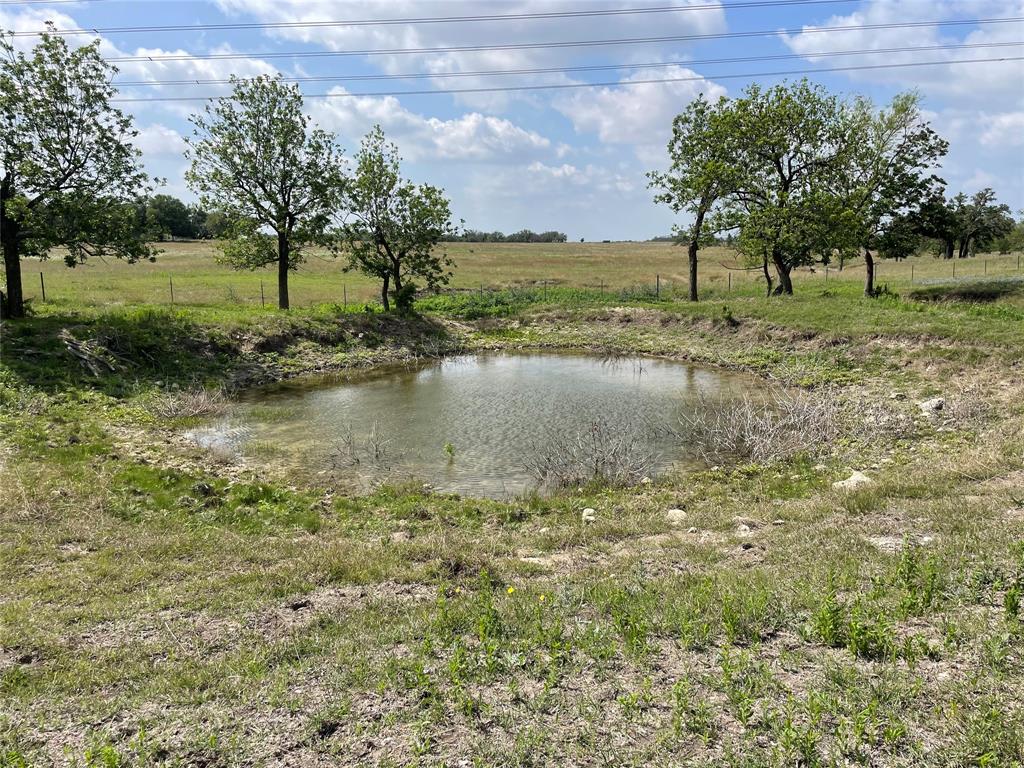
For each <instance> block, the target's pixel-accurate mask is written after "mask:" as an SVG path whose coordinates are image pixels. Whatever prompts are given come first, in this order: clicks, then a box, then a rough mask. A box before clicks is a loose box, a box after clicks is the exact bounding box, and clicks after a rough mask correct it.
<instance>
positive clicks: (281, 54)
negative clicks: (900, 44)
mask: <svg viewBox="0 0 1024 768" xmlns="http://www.w3.org/2000/svg"><path fill="white" fill-rule="evenodd" d="M1018 21H1024V16H1010V17H1005V18H990V19H955V20H950V21H940V20H935V21H904V22H892V23H889V24H851V25H846V26H836V27H824V28H819V27H815V28H811V29H804V28H799V29H766V30H756V31H750V32H718V33H707V34H695V35H669V36H665V37H617V38H611V39H607V40H570V41H565V42H557V43H506V44H496V45H458V46H446V47H441V48H375V49H369V50H363V51H266V52H264V53H242V52H232V53H197V54H166V55H156V56H147V55H142V56H112V57H110V58H108V59H107V61H110V62H130V61H153V62H157V61H193V60H202V61H211V60H228V59H248V58H260V59H286V58H296V59H299V58H326V57H337V56H383V55H387V56H393V55H399V54H431V53H460V52H464V51H516V50H533V49H542V48H583V47H592V46H601V45H637V44H640V43H670V42H684V41H692V40H725V39H735V38H745V37H765V36H769V35H796V34H812V33H819V32H849V31H864V30H872V29H910V28H915V27H930V26H968V25H982V24H1006V23H1009V22H1018Z"/></svg>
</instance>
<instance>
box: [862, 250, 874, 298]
mask: <svg viewBox="0 0 1024 768" xmlns="http://www.w3.org/2000/svg"><path fill="white" fill-rule="evenodd" d="M864 295H865V296H867V297H868V298H872V297H874V295H875V260H874V258H873V257H872V256H871V251H870V250H869V249H868V248H867V247H865V248H864Z"/></svg>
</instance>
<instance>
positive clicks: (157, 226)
mask: <svg viewBox="0 0 1024 768" xmlns="http://www.w3.org/2000/svg"><path fill="white" fill-rule="evenodd" d="M146 222H147V224H148V226H149V229H150V231H152V232H153V233H154V235H155V236H156V237H159V238H160V239H161V240H163V239H164V238H165V237H169V238H171V239H172V240H173V239H174V238H176V237H181V238H190V237H195V236H196V235H197V234H198V229H197V227H196V224H195V221H194V219H193V215H192V211H191V210H190V209H189V207H188V206H187V205H186V204H185V203H184V202H182V201H181V200H179V199H178V198H176V197H173V196H172V195H153V197H151V198H150V200H149V204H148V205H147V206H146Z"/></svg>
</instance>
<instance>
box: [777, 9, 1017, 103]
mask: <svg viewBox="0 0 1024 768" xmlns="http://www.w3.org/2000/svg"><path fill="white" fill-rule="evenodd" d="M965 13H966V14H967V15H969V16H978V17H985V16H986V15H987V16H991V17H1020V16H1024V2H1022V1H1021V0H1012V1H1007V0H995V1H989V0H973V2H967V1H966V0H962V1H961V2H955V1H951V0H945V1H944V2H943V1H941V0H937V1H935V2H928V3H908V2H893V1H892V0H871V1H870V2H867V3H866V4H865V5H864V7H863V8H861V9H859V10H857V11H855V12H854V13H851V14H848V15H845V16H833V17H831V18H830V19H829V20H828V21H826V22H824V23H822V24H815V25H804V27H803V31H802V32H800V33H797V34H794V35H780V37H781V39H782V40H783V41H784V42H785V44H786V45H787V46H788V47H789V48H790V49H791V50H792V51H793V52H794V53H798V54H801V55H803V56H804V58H806V59H807V60H808V61H810V62H814V63H821V64H823V65H824V66H826V67H844V66H852V67H855V66H861V65H865V64H877V63H879V58H878V57H877V56H875V57H867V56H828V57H824V56H819V55H815V54H817V53H819V52H822V51H828V52H834V51H842V50H869V51H875V50H880V49H889V48H903V47H927V46H935V45H950V44H953V45H963V44H984V45H991V44H993V43H1011V42H1016V41H1019V40H1020V39H1021V36H1022V35H1024V23H999V24H986V25H979V26H976V27H943V26H941V25H939V24H925V25H923V26H920V27H914V28H906V27H902V28H900V27H893V28H889V29H868V28H866V27H868V26H870V25H878V24H890V23H896V22H908V21H910V22H914V21H917V22H926V21H933V20H939V21H941V20H946V19H953V18H960V17H962V16H963V15H964V14H965ZM834 27H853V29H846V30H842V31H832V32H821V31H820V30H828V29H830V28H834ZM943 30H946V31H943ZM960 30H968V31H967V32H966V34H963V33H962V32H960ZM1019 54H1020V49H1019V48H1013V47H989V48H973V49H971V48H960V49H955V48H954V49H947V50H930V51H905V52H887V53H885V54H884V59H883V60H882V63H884V64H886V65H897V64H911V63H913V62H922V61H928V62H931V61H936V62H943V63H941V64H939V65H934V66H910V67H902V68H892V69H875V70H861V71H850V72H848V73H846V74H847V76H848V77H850V78H851V79H852V80H857V81H863V82H872V83H885V84H891V85H895V86H897V87H902V88H916V89H921V90H924V89H927V91H928V92H929V94H933V95H937V94H943V95H945V96H947V97H952V98H955V99H957V100H958V101H959V102H961V103H975V104H982V103H983V104H992V103H1009V104H1020V103H1024V89H1022V88H1021V86H1020V84H1021V79H1022V77H1024V62H1021V61H1003V62H992V61H983V62H978V63H963V62H964V61H965V60H973V59H981V60H984V59H993V58H998V57H1000V56H1007V55H1011V56H1012V55H1019Z"/></svg>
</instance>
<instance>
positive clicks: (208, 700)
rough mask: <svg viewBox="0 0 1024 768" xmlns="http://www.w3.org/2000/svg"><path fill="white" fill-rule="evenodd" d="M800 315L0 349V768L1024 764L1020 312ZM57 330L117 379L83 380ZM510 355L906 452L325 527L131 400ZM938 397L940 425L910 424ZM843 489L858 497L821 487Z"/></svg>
mask: <svg viewBox="0 0 1024 768" xmlns="http://www.w3.org/2000/svg"><path fill="white" fill-rule="evenodd" d="M799 288H803V289H804V290H802V291H801V293H800V295H798V296H796V297H793V299H791V300H790V299H787V300H773V301H767V300H764V299H762V298H759V297H755V296H754V295H753V293H751V295H749V296H737V295H735V294H733V295H728V296H726V295H719V296H713V297H712V300H711V301H708V302H706V303H704V304H701V305H699V306H697V307H691V306H688V305H685V304H675V303H672V302H664V301H661V302H658V301H653V300H652V299H651V297H645V296H642V295H631V296H627V297H626V298H621V297H619V298H614V299H613V298H611V297H608V296H600V295H597V294H595V293H593V292H586V291H575V290H569V289H564V290H561V291H549V292H548V294H547V296H546V298H545V296H544V294H543V293H542V292H534V293H531V292H528V291H527V292H523V291H516V292H506V293H502V294H497V295H487V296H484V297H483V298H480V297H479V296H476V297H462V298H455V299H434V300H431V301H430V302H426V303H425V304H424V308H425V309H431V310H432V311H433V313H434V314H432V315H431V316H430V319H428V320H423V321H419V322H417V323H405V322H402V321H399V320H396V319H394V318H385V317H382V316H379V315H364V314H362V313H359V314H354V313H353V314H348V313H342V314H338V313H337V312H336V311H335V310H332V309H328V308H324V309H320V310H309V311H301V312H295V313H293V314H291V315H289V316H282V315H278V314H276V313H266V314H264V313H257V312H253V311H250V310H245V309H233V308H224V307H212V306H211V307H207V308H200V309H196V310H192V311H188V312H180V311H179V312H170V311H167V310H162V309H157V308H143V309H133V310H117V309H114V310H107V309H97V308H89V307H81V306H74V307H71V308H69V307H68V306H64V305H59V304H58V305H54V306H51V307H47V308H45V311H44V312H43V313H42V314H41V315H40V316H38V317H37V318H34V319H32V320H29V321H27V322H25V323H21V324H11V325H8V326H7V327H6V328H5V330H4V336H3V349H2V352H3V365H2V367H0V383H2V388H0V398H2V399H0V404H2V411H0V418H2V420H3V422H2V429H3V432H2V434H3V439H2V442H0V447H2V453H0V457H2V458H0V461H2V470H0V471H2V473H3V474H2V476H0V494H2V497H0V506H2V508H3V510H5V511H4V513H3V516H2V517H0V540H2V541H4V542H5V546H4V548H3V549H2V550H0V697H2V699H0V700H2V702H3V705H2V706H0V765H5V764H10V765H22V764H26V763H27V764H42V765H45V764H50V763H67V762H73V761H77V762H78V764H92V765H119V764H139V765H149V764H158V763H167V764H182V765H192V764H209V765H237V764H241V765H263V764H279V765H307V764H308V765H317V764H337V763H339V762H340V763H343V764H344V763H348V764H366V763H370V764H380V765H398V764H420V765H431V764H442V763H447V764H453V763H456V762H457V761H458V760H460V759H468V760H475V761H476V762H477V763H478V764H483V765H490V764H506V765H512V764H520V765H542V764H552V765H563V764H595V763H596V764H609V765H651V764H653V765H678V764H694V765H709V766H710V765H722V764H731V765H747V766H752V765H779V766H783V765H793V764H796V763H802V764H805V765H819V764H820V765H832V764H858V763H862V764H873V765H934V766H948V765H981V764H984V765H1016V764H1019V763H1020V760H1021V759H1022V755H1024V736H1022V734H1024V712H1022V705H1021V702H1022V701H1024V687H1022V685H1024V684H1022V680H1024V658H1022V653H1024V630H1022V628H1021V622H1020V618H1019V613H1020V609H1019V608H1018V607H1015V606H1016V604H1015V599H1018V598H1015V595H1016V596H1019V595H1020V592H1021V590H1022V588H1024V511H1022V508H1024V490H1022V487H1024V470H1022V466H1024V438H1022V435H1024V430H1022V427H1024V414H1022V411H1021V405H1020V403H1021V395H1022V394H1024V392H1022V386H1021V381H1020V377H1019V366H1020V360H1021V351H1022V333H1021V328H1022V320H1024V318H1022V308H1021V303H1020V296H1019V294H1011V295H1008V296H1007V295H1000V296H997V297H995V298H994V299H993V300H992V301H987V302H979V303H963V302H943V301H939V302H933V301H928V302H908V301H900V300H898V299H895V298H887V299H882V300H878V301H868V300H865V299H862V298H860V297H859V296H858V295H857V288H856V285H855V284H854V283H853V282H850V283H848V284H839V285H834V286H831V287H830V290H829V292H828V293H827V294H824V295H823V293H822V290H821V289H820V288H818V289H815V288H811V287H808V286H806V285H804V286H800V285H798V289H799ZM932 298H934V297H932ZM723 305H727V307H728V310H727V311H723ZM64 328H68V329H70V330H71V331H72V332H73V333H74V334H75V336H76V337H77V338H79V339H99V340H101V341H103V342H104V343H105V344H106V345H107V346H108V347H109V348H110V349H112V350H114V351H115V352H116V353H117V354H118V355H119V356H120V357H119V358H118V359H117V360H116V361H115V362H116V363H117V365H118V366H119V370H118V372H117V373H116V374H112V375H109V376H105V377H103V378H101V379H99V380H95V379H94V378H93V377H91V376H89V375H88V374H87V373H85V371H84V370H83V369H82V368H81V367H80V366H78V365H77V363H76V362H75V361H74V360H72V359H70V358H69V357H68V356H67V355H66V354H65V353H64V352H63V346H62V344H61V342H60V341H59V340H58V338H57V334H58V332H59V331H60V330H61V329H64ZM360 334H362V336H360ZM517 345H524V346H540V345H552V346H566V345H568V346H580V347H590V348H595V349H601V350H609V349H613V350H629V351H645V352H649V353H654V354H667V355H675V356H680V357H685V358H689V359H693V360H696V361H700V362H707V363H714V364H721V365H728V366H733V367H742V368H746V369H749V370H753V371H755V372H758V373H760V374H762V375H763V376H764V377H766V379H769V378H775V379H779V380H782V381H785V382H788V383H796V384H804V385H808V386H816V387H821V388H822V389H821V391H822V395H823V396H828V397H836V398H840V399H844V400H849V401H851V402H854V403H856V404H858V407H863V408H865V409H868V408H869V407H871V404H874V405H875V406H878V407H880V408H883V411H884V412H885V413H889V412H892V413H895V414H902V415H903V418H902V420H901V421H900V422H899V423H900V424H903V425H904V426H903V427H901V429H900V432H899V433H897V432H896V431H893V432H892V433H891V434H889V435H888V436H887V437H884V438H881V439H878V438H874V439H872V440H871V441H870V442H868V443H864V442H858V441H856V440H848V441H842V443H841V444H839V445H836V446H833V447H832V448H831V450H826V451H824V452H823V453H822V454H821V455H814V456H799V457H795V458H793V459H791V460H789V461H787V462H785V463H783V464H778V465H772V466H753V465H742V466H731V467H725V468H721V469H715V470H709V471H706V472H703V473H699V474H696V475H691V476H689V477H686V478H682V479H672V478H666V479H665V480H664V481H663V482H659V483H655V484H654V485H651V486H646V487H642V488H639V489H630V490H614V489H602V488H590V489H582V490H580V491H578V492H577V491H574V492H572V493H567V494H564V495H561V496H556V497H554V498H550V499H537V498H534V499H522V500H510V501H505V502H499V501H480V500H472V499H465V500H463V499H457V498H451V497H445V496H436V495H428V494H425V493H423V492H422V490H421V489H418V488H398V489H384V490H381V491H380V492H379V493H376V494H374V495H371V496H368V497H362V498H339V497H336V496H335V495H334V494H332V493H331V490H330V489H329V488H296V487H292V486H290V485H289V484H288V482H287V479H286V478H280V477H275V476H274V475H273V473H272V472H270V471H266V472H260V471H252V470H245V469H239V468H237V467H232V466H228V465H218V464H216V463H215V462H211V459H210V458H209V457H208V456H205V455H203V454H201V453H198V452H197V451H195V450H194V449H192V448H190V447H188V446H186V445H184V444H182V443H181V442H180V441H179V440H177V439H176V438H175V436H174V434H175V433H174V430H173V428H174V427H175V426H176V424H174V423H168V422H165V421H162V420H160V419H159V418H158V417H156V416H155V415H154V411H153V409H152V407H151V405H152V403H153V401H154V400H155V399H156V398H159V397H160V396H161V393H162V392H164V391H166V390H167V388H168V387H173V386H174V385H182V386H184V385H187V384H189V383H191V382H194V381H201V382H205V383H214V382H218V381H224V380H231V381H241V382H245V381H252V380H261V379H264V378H268V377H276V376H281V375H290V374H293V373H301V372H304V371H310V370H319V369H325V368H332V367H343V366H347V365H365V364H368V363H371V362H375V361H383V360H395V359H403V358H409V357H413V356H417V355H433V354H437V353H439V352H445V351H451V350H456V349H474V348H481V347H501V346H517ZM893 391H896V392H900V393H905V394H907V395H909V397H910V399H909V400H905V401H904V400H891V399H890V393H891V392H893ZM933 394H943V395H944V396H946V397H947V400H948V407H947V410H946V412H945V414H946V415H945V416H943V417H940V419H938V420H935V421H928V420H925V419H923V418H920V417H917V416H916V415H915V413H916V410H917V409H916V406H915V405H914V402H913V400H914V399H915V398H919V397H924V396H928V395H933ZM978 403H981V405H978ZM908 424H913V425H914V426H913V428H910V427H908V426H907V425H908ZM850 466H855V467H858V468H862V469H865V470H866V471H867V472H868V473H869V474H871V475H872V476H873V477H875V478H876V480H877V482H876V483H875V484H874V485H873V486H871V487H870V488H867V489H865V490H862V491H858V492H854V493H848V494H844V493H838V492H835V491H833V490H831V489H830V483H831V481H833V480H836V479H839V478H840V477H843V476H845V474H846V473H847V471H848V467H850ZM585 507H593V508H594V509H596V510H597V521H596V522H595V523H594V524H590V525H585V524H583V523H582V522H581V519H580V511H581V510H582V509H583V508H585ZM669 508H682V509H684V510H685V511H686V513H687V519H686V523H685V525H684V526H681V527H673V526H672V525H670V524H669V522H668V521H667V519H666V517H665V512H666V510H668V509H669ZM776 521H782V522H781V523H778V524H776ZM690 526H692V528H693V529H695V530H693V532H690ZM744 527H745V528H744Z"/></svg>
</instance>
